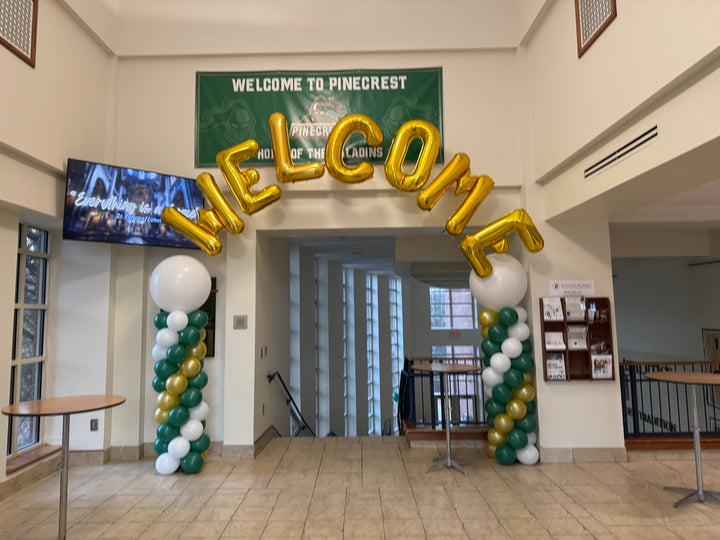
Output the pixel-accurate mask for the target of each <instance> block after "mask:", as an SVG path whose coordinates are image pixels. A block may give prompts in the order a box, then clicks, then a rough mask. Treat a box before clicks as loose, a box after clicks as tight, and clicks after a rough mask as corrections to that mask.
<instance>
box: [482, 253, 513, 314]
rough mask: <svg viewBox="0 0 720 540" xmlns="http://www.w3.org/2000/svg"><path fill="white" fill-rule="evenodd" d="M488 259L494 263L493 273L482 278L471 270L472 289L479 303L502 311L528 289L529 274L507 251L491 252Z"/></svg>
mask: <svg viewBox="0 0 720 540" xmlns="http://www.w3.org/2000/svg"><path fill="white" fill-rule="evenodd" d="M488 260H489V261H490V264H492V267H493V269H492V274H490V275H489V276H488V277H486V278H481V277H480V276H478V275H477V274H476V273H475V272H474V271H471V272H470V291H471V292H472V295H473V297H474V298H475V300H477V301H478V303H479V304H480V305H481V306H482V307H483V308H485V309H494V310H495V311H500V310H501V309H502V308H504V307H509V306H514V305H515V304H517V303H518V302H520V300H522V297H523V296H525V291H526V290H527V275H526V274H525V269H524V268H523V267H522V265H521V264H520V262H519V261H518V260H517V259H515V258H514V257H511V256H510V255H508V254H507V253H491V254H490V255H488Z"/></svg>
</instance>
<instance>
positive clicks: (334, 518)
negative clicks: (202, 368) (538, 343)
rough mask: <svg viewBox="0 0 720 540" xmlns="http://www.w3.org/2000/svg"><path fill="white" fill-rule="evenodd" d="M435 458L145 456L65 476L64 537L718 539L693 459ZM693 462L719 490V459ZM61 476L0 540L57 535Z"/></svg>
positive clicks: (21, 504) (25, 503)
mask: <svg viewBox="0 0 720 540" xmlns="http://www.w3.org/2000/svg"><path fill="white" fill-rule="evenodd" d="M443 449H444V446H443V445H440V448H410V447H409V446H408V444H407V442H406V441H405V439H403V438H393V437H382V438H381V437H377V438H369V437H368V438H348V439H345V438H337V439H335V438H325V439H322V438H319V439H310V438H297V439H274V440H273V441H271V443H270V444H269V445H268V446H267V447H266V448H265V449H264V450H263V451H262V452H261V453H260V455H259V456H258V457H257V458H255V459H254V460H234V461H230V460H223V459H221V458H219V457H215V458H213V457H212V456H211V458H210V459H209V460H208V462H207V463H206V464H205V466H204V467H203V469H202V471H201V472H200V473H199V474H197V475H186V474H183V473H181V472H178V473H175V474H173V475H170V476H160V475H158V474H157V473H156V472H155V469H154V462H153V460H152V459H145V460H143V461H140V462H135V463H117V464H112V463H111V464H106V465H102V466H82V467H73V468H71V470H70V492H69V495H68V499H69V509H68V538H133V539H134V538H152V539H155V540H157V539H163V538H281V539H289V538H414V539H417V538H443V539H445V538H523V539H533V538H633V539H635V538H692V539H698V538H720V505H718V506H716V505H712V504H709V503H705V504H701V503H692V504H686V505H683V506H682V507H680V508H679V509H675V508H673V502H674V501H675V500H677V499H678V498H679V496H677V495H675V494H673V493H670V492H667V491H664V490H663V489H662V487H663V486H664V485H679V486H688V487H692V486H694V485H695V464H694V461H693V460H692V456H691V454H685V455H684V456H683V458H681V459H678V458H677V457H678V456H676V455H673V454H668V456H669V457H675V458H676V459H664V460H638V461H629V462H627V463H578V464H539V465H535V466H524V465H520V464H515V465H513V466H510V467H503V466H500V465H498V464H497V463H496V462H495V461H493V460H490V459H489V458H487V457H486V456H485V454H484V451H483V450H482V449H469V448H465V449H463V448H458V449H456V450H454V454H453V455H454V457H457V458H459V459H466V460H469V461H470V464H469V465H468V466H467V467H466V469H467V471H468V476H467V477H465V476H462V475H461V474H460V473H458V472H456V471H453V470H450V469H447V470H441V471H437V472H431V473H426V472H425V470H426V468H427V467H428V465H429V464H431V463H432V459H433V458H434V457H437V456H439V455H441V454H442V450H443ZM716 457H717V455H715V456H710V457H709V458H708V459H706V460H705V461H704V462H703V466H704V469H703V471H704V475H703V478H704V480H705V489H717V490H719V491H720V459H714V458H716ZM58 492H59V473H56V474H53V475H52V476H50V477H47V478H45V479H43V480H41V481H38V482H36V483H35V484H33V485H31V486H29V487H27V488H25V489H24V490H22V491H20V492H19V493H18V494H16V495H13V496H11V497H9V498H6V499H4V500H2V501H0V538H18V539H34V538H56V535H57V522H58V515H57V506H58Z"/></svg>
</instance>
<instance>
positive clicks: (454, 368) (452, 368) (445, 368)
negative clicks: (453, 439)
mask: <svg viewBox="0 0 720 540" xmlns="http://www.w3.org/2000/svg"><path fill="white" fill-rule="evenodd" d="M412 368H413V369H415V370H417V371H429V372H431V373H442V375H443V377H444V379H443V381H444V384H445V442H446V446H447V451H446V455H445V457H444V458H442V457H441V458H435V460H434V461H435V464H434V465H432V466H430V467H429V468H428V470H427V471H426V472H431V471H437V470H438V469H442V468H443V467H449V468H453V469H456V470H458V471H460V472H461V473H463V474H464V475H465V476H467V472H466V471H465V469H463V468H462V467H461V466H460V463H458V462H457V461H455V460H453V459H452V458H451V457H450V385H449V384H448V375H449V374H450V373H457V374H459V373H475V372H477V371H480V370H482V367H481V366H473V365H470V364H457V363H454V362H428V363H424V364H415V365H413V367H412Z"/></svg>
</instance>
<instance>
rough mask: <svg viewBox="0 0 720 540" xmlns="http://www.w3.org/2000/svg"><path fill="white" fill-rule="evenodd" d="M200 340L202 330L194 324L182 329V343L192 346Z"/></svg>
mask: <svg viewBox="0 0 720 540" xmlns="http://www.w3.org/2000/svg"><path fill="white" fill-rule="evenodd" d="M198 341H200V330H198V329H197V328H195V327H194V326H190V325H188V326H186V327H185V328H183V329H182V330H180V343H182V344H183V345H185V346H186V347H192V346H193V345H195V344H196V343H197V342H198Z"/></svg>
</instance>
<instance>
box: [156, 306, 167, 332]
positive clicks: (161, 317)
mask: <svg viewBox="0 0 720 540" xmlns="http://www.w3.org/2000/svg"><path fill="white" fill-rule="evenodd" d="M168 315H170V314H169V313H168V312H167V311H161V312H160V313H158V314H157V315H155V318H154V319H153V324H154V325H155V328H157V329H158V330H162V329H163V328H167V318H168Z"/></svg>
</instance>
